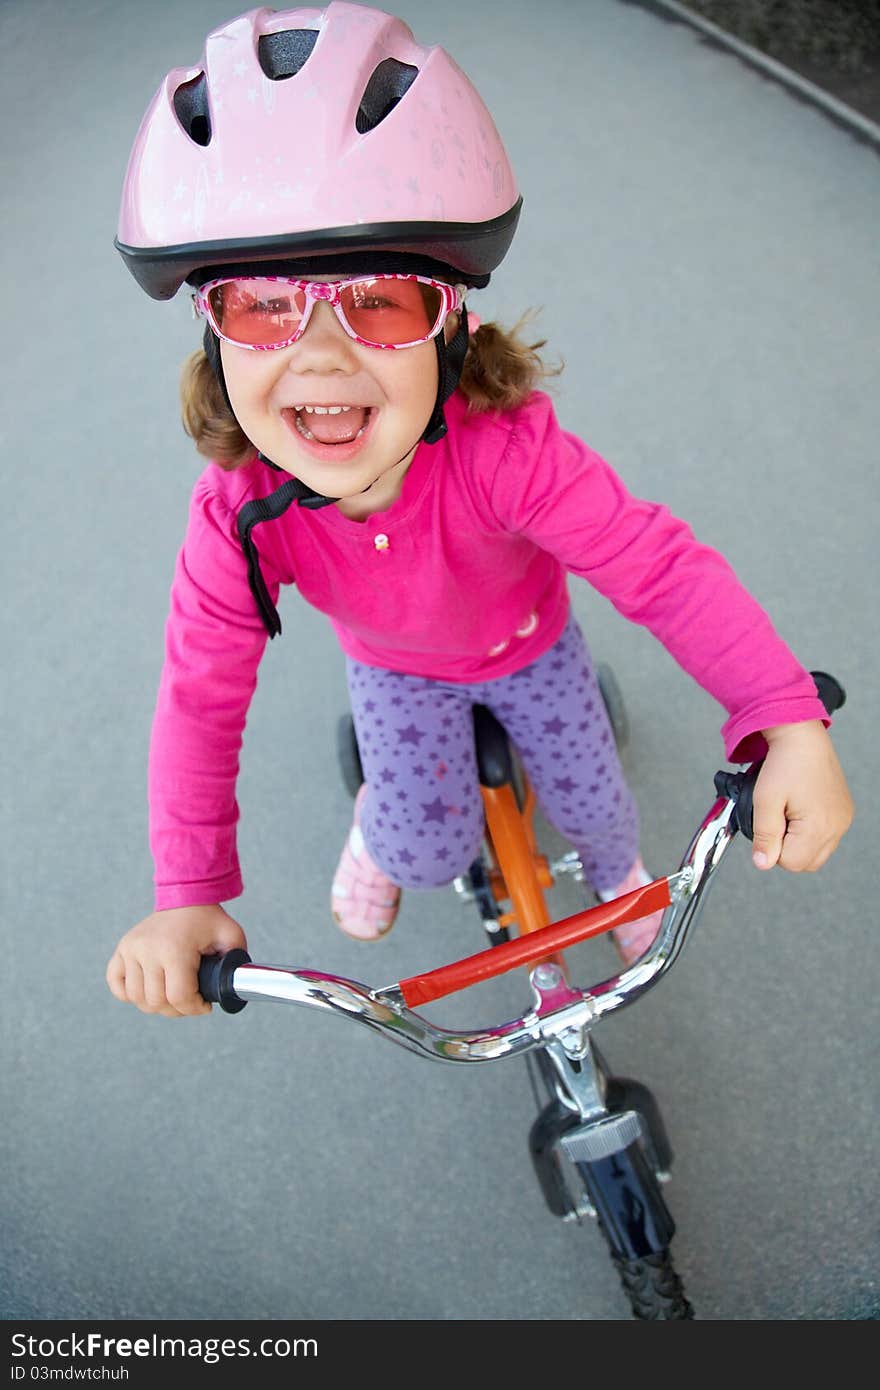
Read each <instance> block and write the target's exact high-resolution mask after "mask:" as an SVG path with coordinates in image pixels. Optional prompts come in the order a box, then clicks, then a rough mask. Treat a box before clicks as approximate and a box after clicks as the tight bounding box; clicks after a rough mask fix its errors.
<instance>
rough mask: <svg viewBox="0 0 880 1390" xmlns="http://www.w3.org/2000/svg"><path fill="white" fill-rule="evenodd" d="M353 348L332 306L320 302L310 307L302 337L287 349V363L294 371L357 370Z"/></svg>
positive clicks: (352, 343) (353, 345)
mask: <svg viewBox="0 0 880 1390" xmlns="http://www.w3.org/2000/svg"><path fill="white" fill-rule="evenodd" d="M319 288H320V287H319ZM354 347H355V343H354V342H353V341H352V339H351V338H349V336H348V334H347V333H346V331H345V329H344V328H343V327H342V324H341V323H340V322H339V320H338V318H337V317H336V315H335V313H334V312H333V308H332V305H330V304H327V303H325V302H319V303H317V304H314V305H313V307H312V312H311V314H310V316H309V321H308V323H307V324H306V329H305V332H304V333H303V335H302V337H301V338H300V339H298V341H297V342H295V343H293V344H292V345H291V347H290V348H289V349H288V352H289V353H290V366H291V368H292V369H293V370H294V371H296V372H308V371H313V372H329V371H343V372H350V371H356V370H357V369H358V361H357V355H356V353H355V352H353V348H354Z"/></svg>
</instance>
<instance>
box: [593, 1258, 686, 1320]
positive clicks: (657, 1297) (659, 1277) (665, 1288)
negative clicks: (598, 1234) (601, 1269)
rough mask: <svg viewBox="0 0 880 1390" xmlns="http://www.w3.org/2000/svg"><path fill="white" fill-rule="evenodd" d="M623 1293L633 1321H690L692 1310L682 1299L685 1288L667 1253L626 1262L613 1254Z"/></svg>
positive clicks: (684, 1298)
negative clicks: (687, 1319) (634, 1319)
mask: <svg viewBox="0 0 880 1390" xmlns="http://www.w3.org/2000/svg"><path fill="white" fill-rule="evenodd" d="M611 1258H612V1259H613V1260H614V1263H615V1265H616V1266H617V1272H618V1274H619V1275H620V1282H621V1283H622V1284H623V1291H624V1293H625V1294H626V1296H627V1298H628V1299H629V1302H630V1307H631V1308H632V1312H633V1317H634V1318H640V1319H643V1320H646V1321H649V1322H666V1321H670V1322H671V1321H674V1320H678V1321H682V1320H684V1319H686V1318H693V1316H694V1310H693V1308H692V1307H691V1305H690V1303H689V1302H688V1300H687V1298H686V1297H685V1292H684V1286H683V1285H682V1282H681V1279H680V1277H679V1275H678V1274H676V1272H675V1269H674V1268H673V1264H672V1257H671V1255H670V1253H669V1250H668V1249H666V1250H661V1251H659V1252H658V1253H657V1254H656V1255H645V1256H644V1257H643V1258H642V1259H640V1260H626V1259H624V1258H623V1257H622V1256H621V1255H615V1254H613V1253H612V1257H611Z"/></svg>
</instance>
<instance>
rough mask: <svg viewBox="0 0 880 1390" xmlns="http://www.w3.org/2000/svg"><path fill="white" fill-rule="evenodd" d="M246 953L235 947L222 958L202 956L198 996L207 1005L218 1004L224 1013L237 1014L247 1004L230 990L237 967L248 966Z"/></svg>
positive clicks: (249, 959)
mask: <svg viewBox="0 0 880 1390" xmlns="http://www.w3.org/2000/svg"><path fill="white" fill-rule="evenodd" d="M250 963H251V958H250V956H249V955H248V953H247V951H243V950H241V949H240V948H239V947H237V948H236V949H235V950H234V951H227V952H226V953H225V954H224V955H222V956H202V960H201V964H200V965H199V994H200V995H201V996H202V998H203V999H204V1000H205V1002H206V1003H207V1004H219V1005H220V1007H221V1009H222V1010H223V1011H224V1013H227V1014H237V1013H239V1011H240V1010H241V1009H243V1008H244V1006H245V1004H246V1003H247V1000H246V999H239V997H238V995H237V994H236V993H235V990H234V989H233V988H232V975H233V972H234V971H235V970H236V969H237V967H238V966H239V965H250Z"/></svg>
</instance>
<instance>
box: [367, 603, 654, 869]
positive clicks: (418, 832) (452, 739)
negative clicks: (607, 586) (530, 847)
mask: <svg viewBox="0 0 880 1390" xmlns="http://www.w3.org/2000/svg"><path fill="white" fill-rule="evenodd" d="M347 666H348V685H349V691H350V695H351V704H352V712H353V714H354V722H355V730H356V733H357V740H358V748H359V750H360V755H361V765H362V767H363V772H364V780H365V781H366V783H367V788H368V790H367V794H366V796H365V797H364V800H363V803H362V806H361V829H362V831H363V835H364V840H365V842H366V846H367V849H368V851H369V853H370V855H371V856H372V858H373V859H374V861H375V862H376V863H377V864H378V866H379V867H380V869H382V871H383V873H385V874H387V875H388V877H389V878H390V879H391V880H392V881H393V882H394V883H396V884H398V885H399V886H400V887H401V888H436V887H439V886H440V885H441V884H444V883H451V882H452V880H453V878H455V877H457V875H459V874H463V873H465V872H466V871H467V869H468V867H469V866H470V864H471V863H472V861H473V859H474V858H475V857H476V854H477V852H478V849H479V846H480V843H481V841H482V835H483V809H482V801H481V798H480V788H479V778H478V774H477V763H476V755H475V752H474V735H473V717H472V714H471V707H472V706H473V705H474V704H482V705H486V706H487V707H488V708H489V709H490V710H491V711H492V713H493V714H494V715H495V717H496V718H497V719H499V720H500V721H501V723H502V724H503V725H504V727H505V729H506V730H507V732H508V734H509V735H510V737H511V739H512V741H513V743H514V744H515V746H516V749H517V751H518V753H519V755H520V758H521V759H522V763H523V766H524V768H525V770H526V772H527V773H528V776H529V779H530V781H531V783H532V786H533V787H534V790H535V793H536V795H537V798H538V801H539V803H540V806H541V810H542V811H543V813H544V815H545V816H546V818H547V820H548V821H549V822H550V824H551V825H553V826H554V827H555V828H556V830H558V831H559V833H560V834H561V835H563V836H564V837H565V838H566V839H567V840H568V841H569V843H570V844H572V845H573V846H574V848H575V849H576V850H577V851H578V853H579V855H580V857H581V861H582V863H583V865H584V871H585V873H586V876H587V880H588V882H589V883H590V884H591V885H592V887H593V888H594V889H595V890H596V891H597V892H602V891H604V890H608V889H611V888H615V887H616V886H617V885H618V884H619V883H620V882H621V881H622V879H624V878H625V877H626V875H627V873H628V872H629V870H630V868H631V867H632V865H633V864H634V862H635V860H636V856H637V855H638V838H639V821H638V812H637V809H636V805H635V802H634V800H633V797H632V793H631V792H630V790H629V788H628V787H627V785H626V782H625V781H624V777H623V772H622V769H621V766H620V762H619V761H618V757H617V750H616V748H615V745H614V735H613V733H612V731H611V726H610V724H609V721H608V715H607V713H606V710H605V705H604V702H603V700H602V696H601V693H600V691H599V686H598V683H597V680H596V675H595V672H594V670H593V665H592V662H591V659H590V655H589V652H588V650H587V646H586V643H585V641H584V638H583V634H582V633H581V631H580V628H579V627H578V626H577V624H576V622H575V621H574V618H573V617H569V620H568V624H567V626H566V628H565V630H564V631H563V633H562V635H561V637H560V638H559V640H558V641H557V642H556V643H555V645H554V646H552V647H551V648H550V650H549V651H547V652H545V653H544V655H543V656H541V657H539V658H538V660H537V661H535V662H533V663H532V664H531V665H530V666H526V667H524V668H523V670H521V671H515V672H514V673H513V675H510V676H502V677H500V678H499V679H498V680H488V681H478V682H475V683H473V684H453V683H452V682H447V681H435V680H428V679H427V678H426V677H424V676H409V675H402V674H400V673H398V672H396V671H387V670H383V669H380V668H378V667H375V666H365V665H363V664H362V663H361V662H358V661H353V660H352V659H351V658H349V659H348V662H347Z"/></svg>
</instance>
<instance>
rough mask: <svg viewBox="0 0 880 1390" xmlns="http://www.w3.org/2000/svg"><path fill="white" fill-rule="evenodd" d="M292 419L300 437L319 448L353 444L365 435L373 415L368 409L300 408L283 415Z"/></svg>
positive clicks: (338, 407)
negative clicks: (322, 445) (318, 445)
mask: <svg viewBox="0 0 880 1390" xmlns="http://www.w3.org/2000/svg"><path fill="white" fill-rule="evenodd" d="M284 414H285V416H288V417H289V416H291V415H292V416H293V424H294V427H295V428H296V431H297V433H298V434H299V435H301V437H302V438H303V439H305V440H307V441H308V442H310V443H311V442H314V443H317V444H328V445H335V444H353V443H354V442H355V441H356V440H358V439H360V438H361V437H362V436H363V434H364V433H365V431H366V429H367V427H368V425H369V423H370V417H371V416H372V414H373V410H372V407H371V406H368V405H297V406H293V407H292V409H291V410H286V411H285V412H284Z"/></svg>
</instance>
